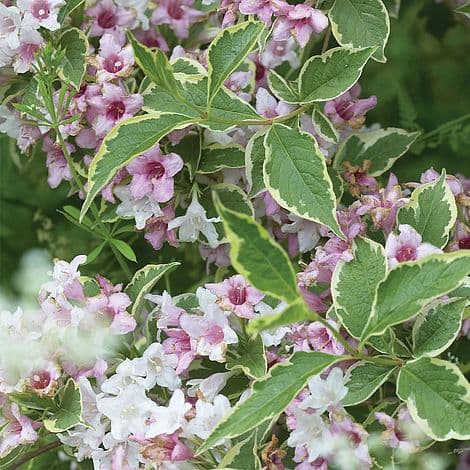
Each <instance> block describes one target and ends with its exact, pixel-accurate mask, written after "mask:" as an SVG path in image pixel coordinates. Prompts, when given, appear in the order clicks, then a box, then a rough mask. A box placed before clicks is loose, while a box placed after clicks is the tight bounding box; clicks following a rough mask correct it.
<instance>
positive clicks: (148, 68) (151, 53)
mask: <svg viewBox="0 0 470 470" xmlns="http://www.w3.org/2000/svg"><path fill="white" fill-rule="evenodd" d="M127 37H128V38H129V42H130V43H131V44H132V49H133V50H134V57H135V60H136V62H137V65H138V66H139V67H140V68H141V69H142V70H143V71H144V73H145V75H146V76H147V77H149V78H150V80H152V82H153V83H155V84H157V85H159V86H160V87H161V88H162V89H163V90H165V91H167V92H169V93H171V94H172V95H173V96H176V97H177V96H178V95H179V91H178V87H177V85H176V79H175V77H174V76H173V70H172V68H171V65H170V63H169V62H168V59H167V57H166V55H165V54H164V53H163V51H162V50H161V49H154V50H151V49H150V48H148V47H146V46H144V45H143V44H141V43H140V42H138V41H137V39H136V38H135V37H134V35H133V34H132V33H131V32H129V31H128V32H127ZM165 111H167V110H165Z"/></svg>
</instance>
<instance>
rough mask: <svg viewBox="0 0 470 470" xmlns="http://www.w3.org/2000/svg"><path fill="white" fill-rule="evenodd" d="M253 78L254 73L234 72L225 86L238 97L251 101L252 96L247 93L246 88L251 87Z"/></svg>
mask: <svg viewBox="0 0 470 470" xmlns="http://www.w3.org/2000/svg"><path fill="white" fill-rule="evenodd" d="M251 77H252V72H251V71H250V72H241V71H239V72H234V73H232V75H230V77H228V79H227V80H226V81H225V83H224V85H225V86H226V87H227V88H228V89H229V90H230V91H233V92H234V93H235V94H236V95H237V96H239V97H240V98H241V99H242V100H245V101H250V100H251V95H250V94H249V93H246V92H245V91H243V90H245V89H246V88H248V87H249V85H250V80H251Z"/></svg>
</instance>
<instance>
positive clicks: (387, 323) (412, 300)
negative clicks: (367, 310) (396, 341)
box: [362, 250, 470, 339]
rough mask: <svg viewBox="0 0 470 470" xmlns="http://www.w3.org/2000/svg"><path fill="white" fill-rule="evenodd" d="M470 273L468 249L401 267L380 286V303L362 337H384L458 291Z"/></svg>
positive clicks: (405, 264)
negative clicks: (440, 299) (385, 332)
mask: <svg viewBox="0 0 470 470" xmlns="http://www.w3.org/2000/svg"><path fill="white" fill-rule="evenodd" d="M469 272H470V251H469V250H461V251H457V252H454V253H446V254H438V255H430V256H427V257H425V258H423V259H422V260H419V261H417V262H411V263H401V264H399V265H398V266H397V267H395V268H394V269H392V270H391V271H390V272H389V273H388V276H387V277H386V278H385V280H384V281H383V282H382V283H381V284H380V285H379V287H378V289H377V301H376V302H375V304H374V307H373V309H372V313H371V316H370V320H369V323H368V324H367V327H366V330H365V332H364V333H363V335H362V338H363V339H367V338H368V337H369V336H372V335H377V334H381V333H383V332H384V331H386V330H387V328H389V327H391V326H392V325H396V324H398V323H401V322H404V321H405V320H408V319H409V318H412V317H414V316H415V315H416V314H417V313H419V311H420V310H421V308H422V307H423V306H424V305H425V304H426V303H427V302H429V301H431V300H433V299H435V298H437V297H439V296H441V295H444V294H447V293H448V292H450V291H451V290H452V289H455V288H456V287H457V286H458V285H459V284H460V282H461V281H462V279H463V278H464V277H465V276H466V275H467V274H468V273H469Z"/></svg>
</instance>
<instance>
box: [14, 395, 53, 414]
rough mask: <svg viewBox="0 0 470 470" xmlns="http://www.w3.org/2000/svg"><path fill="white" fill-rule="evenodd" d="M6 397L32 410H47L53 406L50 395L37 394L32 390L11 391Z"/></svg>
mask: <svg viewBox="0 0 470 470" xmlns="http://www.w3.org/2000/svg"><path fill="white" fill-rule="evenodd" d="M8 398H9V399H10V400H11V401H14V402H15V403H18V405H20V406H22V407H25V408H30V409H32V410H40V411H42V410H49V409H53V408H55V403H54V401H53V400H52V398H50V397H45V396H41V395H38V394H37V393H34V392H13V393H9V394H8Z"/></svg>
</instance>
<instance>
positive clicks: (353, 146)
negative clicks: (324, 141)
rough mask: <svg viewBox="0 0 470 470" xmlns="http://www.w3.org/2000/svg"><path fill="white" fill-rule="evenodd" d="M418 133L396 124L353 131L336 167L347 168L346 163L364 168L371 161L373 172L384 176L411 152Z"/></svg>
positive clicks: (334, 162)
mask: <svg viewBox="0 0 470 470" xmlns="http://www.w3.org/2000/svg"><path fill="white" fill-rule="evenodd" d="M418 135H419V132H406V131H404V130H403V129H397V128H394V127H389V128H388V129H378V130H376V131H371V132H361V133H359V134H353V135H351V136H349V137H348V138H347V139H346V140H345V141H344V142H343V143H342V144H341V146H340V148H339V149H338V152H337V153H336V156H335V159H334V161H333V168H335V169H336V170H343V163H344V162H349V163H350V164H351V165H354V166H356V165H357V166H359V167H362V166H363V163H364V162H365V161H366V160H369V161H370V165H371V166H370V168H369V174H370V175H371V176H380V175H381V174H382V173H384V172H386V171H387V170H389V169H390V168H391V167H392V165H393V164H394V163H395V161H396V160H398V159H399V158H400V157H401V156H402V155H403V154H404V153H405V152H407V151H408V149H409V148H410V146H411V144H412V143H413V142H414V141H415V140H416V138H417V137H418Z"/></svg>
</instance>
